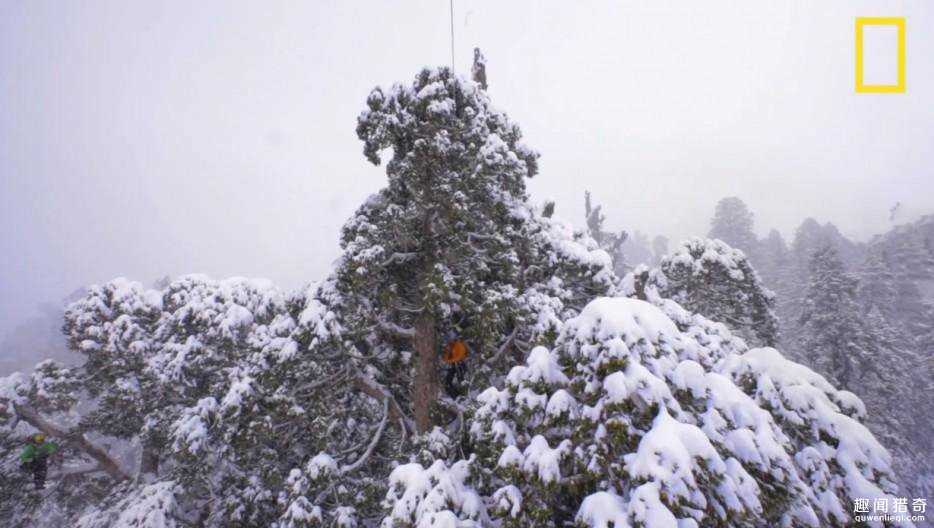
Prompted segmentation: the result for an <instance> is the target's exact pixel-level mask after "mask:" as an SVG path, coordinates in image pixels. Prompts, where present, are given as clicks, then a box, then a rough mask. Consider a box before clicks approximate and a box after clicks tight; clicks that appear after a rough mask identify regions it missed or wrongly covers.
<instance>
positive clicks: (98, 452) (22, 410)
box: [13, 403, 130, 481]
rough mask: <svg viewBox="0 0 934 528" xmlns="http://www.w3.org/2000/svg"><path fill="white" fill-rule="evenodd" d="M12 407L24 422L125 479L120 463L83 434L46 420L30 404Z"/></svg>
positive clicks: (120, 478)
mask: <svg viewBox="0 0 934 528" xmlns="http://www.w3.org/2000/svg"><path fill="white" fill-rule="evenodd" d="M13 409H14V410H15V411H16V414H18V415H19V417H20V418H22V419H23V420H24V421H25V422H26V423H28V424H29V425H31V426H33V427H35V428H36V429H38V430H40V431H42V432H43V433H45V434H46V435H47V436H51V437H55V438H60V439H61V440H62V441H63V442H66V443H68V444H69V445H71V446H72V447H74V448H75V449H78V450H79V451H82V452H83V453H85V454H86V455H88V456H89V457H91V458H93V459H94V460H96V461H97V463H98V464H100V467H101V469H102V470H104V471H105V472H106V473H107V474H108V475H110V476H111V478H113V479H114V480H117V481H120V480H127V479H129V478H130V477H129V475H127V474H126V473H125V472H124V471H123V469H122V468H120V465H119V464H117V462H116V461H115V460H114V459H112V458H111V457H110V455H109V454H108V453H107V452H106V451H104V450H103V449H101V448H100V447H97V446H96V445H94V444H92V443H91V441H90V440H88V439H87V438H85V437H84V435H83V434H74V433H71V432H70V431H66V430H64V429H62V428H60V427H59V426H57V425H55V424H54V423H52V422H50V421H49V420H46V419H45V418H43V417H42V415H41V414H39V411H37V410H36V409H34V408H33V407H32V406H30V405H26V404H18V403H14V404H13Z"/></svg>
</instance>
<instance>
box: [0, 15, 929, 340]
mask: <svg viewBox="0 0 934 528" xmlns="http://www.w3.org/2000/svg"><path fill="white" fill-rule="evenodd" d="M866 15H874V16H905V17H907V21H908V22H907V25H908V29H907V41H908V60H907V81H908V91H907V93H906V94H897V95H873V94H855V93H854V79H853V77H854V42H853V41H854V19H855V17H856V16H866ZM448 16H449V14H448V1H447V0H433V1H420V2H409V1H404V2H403V1H398V2H385V1H379V2H375V1H374V2H347V1H333V2H283V3H275V2H250V3H238V2H229V1H223V2H208V1H200V2H125V1H123V0H119V1H113V2H99V1H85V2H77V1H75V2H62V1H48V2H47V1H39V0H26V1H19V0H12V1H9V0H8V1H4V2H2V3H0V334H2V333H3V332H6V331H9V329H11V328H12V327H14V326H15V325H16V324H17V323H19V322H21V321H22V320H23V319H25V318H26V317H27V316H29V315H30V314H32V313H33V310H34V306H35V305H37V304H38V303H39V302H43V301H55V302H57V301H58V299H60V298H62V297H63V296H65V295H67V294H68V293H69V292H71V291H72V290H74V289H75V288H78V287H79V286H82V285H85V284H88V283H95V282H102V281H106V280H108V279H110V278H113V277H116V276H127V277H130V278H135V279H138V280H142V281H145V282H149V281H152V280H153V279H155V278H157V277H159V276H163V275H167V274H168V275H177V274H182V273H188V272H204V273H208V274H210V275H214V276H219V277H223V276H230V275H245V276H254V277H255V276H260V277H269V278H271V279H273V280H275V281H276V282H278V283H280V284H281V285H283V286H285V287H293V286H297V285H299V284H301V283H303V282H305V281H308V280H312V279H315V278H318V277H321V276H322V275H324V274H325V273H327V271H328V268H329V265H330V263H331V262H332V261H333V259H334V258H335V257H336V256H337V253H338V246H337V238H338V232H339V228H340V226H341V224H342V223H343V221H344V220H345V219H346V218H347V217H348V216H349V215H350V214H351V213H352V212H353V210H354V209H355V208H356V207H357V205H358V204H359V203H361V201H363V200H364V199H365V198H366V196H368V195H369V194H371V193H373V192H375V191H376V190H378V189H379V188H380V187H381V186H382V185H383V184H384V182H385V176H384V175H383V172H382V169H381V168H376V167H373V166H371V165H369V164H368V163H367V162H366V161H365V159H364V158H363V156H362V155H361V144H360V143H359V141H358V140H357V138H356V136H355V134H354V126H355V119H356V116H357V114H358V113H359V112H360V111H361V110H362V109H363V108H364V101H365V99H366V96H367V94H368V93H369V91H370V90H371V89H372V88H373V87H374V86H376V85H388V84H391V83H392V82H395V81H404V82H408V81H409V80H410V79H411V78H412V77H413V76H414V75H415V73H417V71H418V69H419V68H421V67H422V66H425V65H439V64H448V63H449V62H450V59H451V48H450V40H449V39H450V25H449V18H448ZM454 25H455V33H456V36H455V38H456V47H455V55H456V59H457V60H456V67H457V69H458V70H460V71H461V72H466V71H468V69H469V61H470V56H471V50H472V48H473V47H474V46H480V47H481V48H482V49H483V50H484V52H485V54H486V55H487V58H488V63H489V64H488V77H489V81H490V89H489V92H490V94H491V96H492V98H493V100H494V102H495V104H496V105H497V106H498V107H500V108H502V109H504V110H506V111H507V112H508V113H509V114H510V115H511V116H512V117H513V118H514V119H515V120H516V121H518V123H520V125H521V126H522V128H523V130H524V131H525V135H526V139H527V142H528V144H529V145H530V146H532V147H534V148H536V149H537V150H539V151H540V152H541V154H542V158H541V169H542V170H541V174H540V175H539V176H538V177H536V179H535V180H533V181H532V182H531V183H530V189H531V192H532V197H533V199H534V200H536V201H541V200H544V199H545V198H554V199H557V201H558V214H559V216H562V217H565V218H568V219H571V220H573V221H575V222H577V223H581V217H582V214H583V193H584V190H585V189H590V190H591V191H593V193H594V194H595V197H596V199H597V200H598V201H599V202H602V203H605V204H606V207H605V209H606V213H607V217H608V224H609V226H610V227H613V228H628V229H639V230H642V231H644V232H647V233H648V234H649V235H650V236H651V235H655V234H665V235H668V236H670V237H671V238H673V239H680V238H683V237H685V236H688V235H691V234H703V233H704V232H706V230H707V227H708V222H709V218H710V216H711V214H712V212H713V208H714V205H715V203H716V201H717V200H718V199H719V198H721V197H724V196H729V195H737V196H739V197H741V198H742V199H743V200H745V201H746V202H747V203H748V204H749V206H750V207H751V209H752V210H753V211H754V212H755V214H756V222H757V230H758V231H759V232H760V233H761V234H764V233H765V232H767V231H768V229H769V228H772V227H775V228H778V229H779V230H781V231H782V232H783V234H785V235H786V236H789V235H791V233H793V230H794V227H795V226H796V225H798V224H799V223H800V222H801V220H802V219H803V218H804V217H807V216H813V217H815V218H817V219H819V220H821V221H832V222H834V223H836V224H837V225H838V226H839V227H840V229H841V230H842V231H843V232H844V233H845V234H847V235H849V236H852V237H856V238H860V239H866V238H867V237H869V236H870V235H871V234H874V233H878V232H882V231H885V230H886V229H888V228H889V227H890V225H891V224H890V223H889V222H888V218H887V216H888V209H889V208H890V207H891V206H892V205H893V204H894V203H895V202H899V201H900V202H902V204H903V211H904V213H903V216H902V217H901V218H900V219H901V220H903V221H907V220H911V219H913V218H915V217H916V216H917V215H919V214H922V213H931V212H934V60H932V59H931V57H934V2H931V1H929V0H915V1H902V2H895V1H888V2H887V1H882V0H874V1H856V0H835V1H829V0H825V1H821V2H813V1H805V0H801V1H784V2H780V1H770V2H741V1H710V0H706V1H703V2H696V1H691V2H689V1H678V2H675V1H668V2H666V1H658V0H644V1H613V2H589V1H588V2H568V1H566V2H560V3H559V2H530V1H529V2H522V1H509V2H502V1H479V0H459V1H456V2H455V24H454ZM879 60H883V59H879ZM883 69H884V68H883ZM0 353H2V352H0Z"/></svg>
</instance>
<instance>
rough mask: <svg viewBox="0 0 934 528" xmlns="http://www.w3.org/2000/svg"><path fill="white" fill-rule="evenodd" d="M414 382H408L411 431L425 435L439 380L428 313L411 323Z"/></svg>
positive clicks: (432, 324)
mask: <svg viewBox="0 0 934 528" xmlns="http://www.w3.org/2000/svg"><path fill="white" fill-rule="evenodd" d="M414 345H415V347H414V348H415V358H416V359H415V379H414V380H413V382H412V410H413V414H414V415H415V429H416V431H418V432H419V433H426V432H428V431H429V430H430V429H431V427H432V425H434V424H433V423H432V419H431V410H432V408H433V407H434V404H435V402H436V401H437V400H438V392H439V390H440V386H441V383H440V380H439V376H438V352H437V335H436V333H435V320H434V317H433V316H431V315H430V314H428V313H425V314H422V315H419V317H418V320H417V321H416V322H415V339H414Z"/></svg>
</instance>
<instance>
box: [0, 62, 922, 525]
mask: <svg viewBox="0 0 934 528" xmlns="http://www.w3.org/2000/svg"><path fill="white" fill-rule="evenodd" d="M403 73H404V72H403ZM361 103H362V104H361V110H362V111H361V112H360V114H359V118H358V119H357V122H356V135H357V137H358V138H359V140H360V142H361V143H362V151H363V157H364V160H360V162H361V163H362V162H364V161H365V162H369V163H372V164H374V165H377V166H382V167H384V168H385V176H386V184H385V187H383V188H381V189H373V192H374V194H372V196H371V197H370V198H369V199H367V200H366V201H365V202H364V203H361V204H359V207H358V208H357V210H356V212H355V213H354V214H353V215H352V216H351V217H350V218H349V219H347V221H346V223H345V224H344V227H343V229H342V230H341V232H340V246H341V256H340V258H339V259H338V260H337V261H336V262H335V263H334V264H333V269H331V271H330V273H328V274H326V275H325V276H321V277H309V278H308V280H310V281H311V282H309V283H308V284H307V285H306V286H304V287H303V288H300V289H298V290H296V291H283V290H281V289H279V288H277V287H276V286H275V285H274V284H272V283H271V282H270V281H267V280H259V279H255V280H254V279H244V278H228V279H218V278H212V277H208V276H204V275H183V276H178V277H172V278H166V279H165V280H161V281H159V282H158V283H156V284H144V283H142V282H138V281H135V280H133V279H132V278H114V279H113V280H111V281H109V282H106V283H103V284H96V285H88V286H87V287H86V288H85V289H84V290H82V291H79V292H76V293H75V294H73V295H72V296H71V298H69V300H68V302H67V303H66V304H65V306H63V307H62V308H61V310H58V309H57V307H50V308H49V309H48V310H47V312H48V313H49V314H52V315H50V316H49V317H48V318H46V319H43V321H45V322H43V323H42V324H43V325H46V326H49V327H54V328H56V329H59V328H60V329H61V332H63V333H64V337H65V342H66V343H67V349H68V350H67V351H65V350H53V351H50V352H48V353H47V355H48V356H50V357H53V359H48V360H45V361H42V362H40V363H38V364H37V365H35V366H34V367H31V368H22V367H23V366H22V365H17V368H21V371H19V372H16V373H13V374H10V375H8V376H6V377H4V378H0V456H2V458H0V464H2V471H0V524H2V525H3V526H8V527H11V528H12V527H16V528H26V527H62V526H70V527H78V528H104V527H118V528H131V527H133V528H144V527H145V528H175V527H275V528H310V527H322V528H323V527H335V528H377V527H379V528H470V527H475V528H480V527H501V528H519V527H551V528H558V527H569V526H574V527H582V528H583V527H591V528H623V527H646V528H690V527H714V526H730V527H757V526H783V527H823V526H851V525H856V524H858V523H854V521H853V511H854V510H853V505H854V501H856V500H857V499H868V500H876V499H881V498H885V499H888V498H892V499H893V500H895V499H897V498H899V497H911V498H916V497H920V498H924V497H931V496H932V490H934V467H932V463H931V457H930V454H931V453H932V452H934V449H932V448H934V440H932V438H934V430H932V425H931V424H932V422H934V412H932V405H931V394H932V391H934V387H932V381H934V372H932V367H934V360H932V358H934V215H932V216H925V217H923V218H921V219H920V220H917V221H914V222H910V223H906V224H903V225H898V226H897V227H894V228H892V229H890V230H888V231H887V232H885V233H883V234H879V235H878V236H875V237H874V238H872V239H871V240H869V241H867V242H856V241H852V240H850V239H848V238H847V237H845V236H844V235H843V234H841V232H840V231H839V230H838V228H837V227H836V226H834V225H833V224H830V223H825V224H821V223H819V222H817V221H815V220H814V219H810V218H808V219H803V221H802V222H801V223H800V227H798V228H797V231H796V232H795V234H794V238H793V240H785V239H783V237H782V236H781V234H779V231H777V230H772V231H771V232H770V233H769V235H768V236H767V237H765V238H764V239H760V238H758V237H757V236H756V234H755V227H756V226H755V224H754V222H755V215H754V211H751V210H749V208H748V207H747V205H746V204H745V203H744V202H743V201H742V200H741V199H739V198H736V197H726V198H724V199H722V200H721V201H719V203H716V204H710V207H711V210H712V211H714V213H713V216H712V218H711V220H710V224H709V225H708V226H699V227H698V232H697V233H696V235H697V236H695V237H693V238H689V239H687V240H684V241H669V240H668V239H667V238H665V237H663V236H656V237H655V238H654V239H651V240H650V238H649V237H650V235H651V234H645V233H642V232H638V231H634V230H633V231H631V230H627V229H625V226H622V227H621V228H610V227H609V226H608V225H607V222H606V220H605V218H606V216H605V213H606V212H607V211H609V210H610V209H611V208H613V207H614V206H613V203H612V201H609V200H607V201H602V200H601V198H600V197H599V196H595V195H591V194H590V193H588V192H586V189H583V188H581V189H580V199H581V200H582V201H584V202H585V204H586V216H585V217H584V218H562V204H560V203H556V202H554V201H545V202H543V203H538V202H536V201H534V200H533V199H532V198H531V197H530V194H529V192H528V190H527V186H526V185H527V181H528V180H529V179H530V178H533V177H546V176H537V173H538V168H539V165H538V160H539V153H538V152H537V151H535V150H534V149H533V148H532V146H529V145H526V144H525V143H524V142H523V135H522V131H521V129H520V126H519V124H518V123H516V122H514V121H513V120H512V119H511V118H510V117H509V116H508V115H507V114H506V113H504V112H502V111H500V110H498V109H497V108H496V107H495V106H494V104H493V103H492V102H491V99H490V95H489V94H488V93H487V79H486V73H485V65H484V60H483V57H482V55H481V54H480V53H479V52H477V54H476V57H475V62H474V67H473V70H472V73H471V75H465V76H462V75H459V74H455V73H453V72H452V70H451V69H449V68H447V67H440V68H433V69H423V70H422V71H420V72H418V73H417V74H416V75H415V76H414V77H413V78H410V79H408V80H405V81H403V82H400V83H399V84H395V85H392V86H390V87H377V88H375V89H373V91H372V92H371V93H370V95H369V97H367V98H366V100H365V101H361ZM347 126H348V127H352V126H353V124H352V123H347ZM547 154H548V153H547V152H546V153H543V155H546V156H547ZM663 199H664V198H663V197H659V201H663ZM714 206H715V209H714ZM56 318H60V319H56ZM455 344H456V345H457V347H460V348H459V349H458V350H460V355H458V356H457V357H454V352H453V351H454V350H455V348H456V347H455ZM75 358H77V359H75ZM37 434H41V435H43V436H44V437H45V441H47V442H54V445H55V446H56V447H57V450H56V451H55V453H54V454H52V455H51V456H50V457H49V461H48V470H47V471H48V474H47V477H45V478H46V480H47V483H46V484H45V487H44V489H40V490H37V489H36V487H37V485H36V483H35V482H34V480H35V479H37V478H38V477H35V475H34V474H33V473H31V472H29V471H24V470H23V469H22V468H21V466H22V462H23V460H22V457H21V451H22V447H23V445H24V444H25V443H27V442H29V441H30V438H33V437H35V435H37ZM868 524H869V525H873V526H883V525H891V524H893V523H888V522H885V523H884V522H870V523H868ZM898 524H899V525H905V526H910V525H911V523H910V522H905V523H898Z"/></svg>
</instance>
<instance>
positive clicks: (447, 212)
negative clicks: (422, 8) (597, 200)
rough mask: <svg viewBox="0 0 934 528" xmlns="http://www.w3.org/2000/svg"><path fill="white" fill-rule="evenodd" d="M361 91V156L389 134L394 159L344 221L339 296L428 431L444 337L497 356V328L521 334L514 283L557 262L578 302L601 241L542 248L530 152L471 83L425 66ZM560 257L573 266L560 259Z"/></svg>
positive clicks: (593, 285) (485, 357) (598, 265)
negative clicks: (408, 77)
mask: <svg viewBox="0 0 934 528" xmlns="http://www.w3.org/2000/svg"><path fill="white" fill-rule="evenodd" d="M367 105H368V107H369V108H368V110H366V111H365V112H363V113H362V114H361V115H360V118H359V120H358V126H357V134H358V136H359V137H360V139H361V140H362V141H363V142H364V145H365V148H364V152H365V154H366V156H367V159H369V160H370V161H371V162H373V163H374V164H379V163H380V162H381V160H380V157H379V155H380V152H381V151H383V150H385V149H390V148H391V150H392V159H391V160H389V161H388V163H387V164H386V174H387V176H388V185H387V187H386V188H384V189H383V190H382V191H380V192H379V194H377V195H375V196H373V197H372V198H371V199H370V200H369V201H368V202H367V203H366V204H365V205H364V206H363V207H361V208H360V209H359V210H358V212H357V213H356V215H355V216H354V218H353V219H351V220H350V221H349V222H348V223H347V225H346V226H345V228H344V232H343V235H342V246H343V248H344V255H343V257H342V259H341V262H340V264H339V266H338V269H337V271H336V277H337V283H338V289H340V291H341V292H342V293H343V294H344V295H345V296H347V297H348V298H349V299H350V300H348V301H347V302H346V303H345V304H344V306H345V307H347V310H346V311H345V312H344V313H343V314H342V315H343V319H344V323H343V324H344V325H345V326H347V327H350V328H357V329H365V330H366V331H368V332H370V335H369V336H368V338H369V341H368V342H367V341H361V342H360V345H361V346H360V348H361V349H362V350H360V352H361V353H363V354H365V355H367V356H369V357H371V358H372V363H373V364H374V366H376V367H378V369H379V371H380V373H381V376H382V377H384V378H385V379H387V380H392V383H393V384H395V385H396V386H400V387H401V386H408V388H409V392H408V394H406V395H405V396H404V399H405V400H406V401H407V402H409V403H410V405H411V408H412V412H413V416H414V419H415V424H416V427H417V429H418V431H419V432H427V431H429V430H430V429H431V427H432V426H433V425H434V424H436V423H438V422H437V420H436V419H435V418H433V417H432V412H433V409H434V406H435V405H436V404H437V403H438V400H439V386H438V385H439V383H438V354H439V350H440V348H441V347H442V345H443V342H444V340H446V339H449V338H451V337H453V336H455V335H456V336H457V337H458V338H460V339H464V340H465V341H466V342H467V343H468V344H469V345H470V347H471V349H472V359H471V366H472V368H474V369H475V370H477V371H479V372H483V371H484V369H489V368H493V369H494V370H496V368H495V365H494V364H493V363H495V361H498V360H500V359H501V357H502V354H499V353H498V352H499V351H500V349H503V348H509V347H510V346H511V343H510V339H508V338H507V339H504V336H507V337H508V336H512V335H513V334H514V332H519V333H521V335H520V336H519V337H520V338H521V339H528V338H530V334H529V327H528V325H527V323H526V322H525V318H527V317H528V312H529V310H528V307H527V304H526V303H527V301H525V300H523V297H522V296H523V295H528V294H529V293H530V290H531V289H535V288H537V287H538V286H536V285H538V284H546V283H547V282H548V281H551V282H552V283H554V280H553V277H554V276H555V275H556V276H557V277H561V278H562V281H561V283H562V286H561V288H562V289H564V290H566V291H567V290H569V289H576V290H577V291H578V292H579V293H578V294H577V297H578V299H576V300H574V299H565V300H566V301H569V302H568V304H569V305H570V306H574V305H575V304H576V308H577V309H580V308H581V307H582V306H583V304H584V303H586V295H588V294H591V293H593V292H595V291H599V290H601V289H602V290H605V289H606V288H607V287H608V284H609V283H608V282H607V279H608V278H609V277H597V279H596V280H595V279H594V277H595V276H597V275H598V274H599V273H602V272H603V268H602V266H604V265H605V264H606V260H605V259H606V255H605V253H604V252H602V251H601V252H594V257H590V256H589V255H586V254H585V255H583V258H577V257H578V256H579V255H576V256H573V257H572V258H571V259H568V258H566V257H565V258H563V259H559V260H549V257H550V255H551V254H553V253H555V252H556V251H557V252H559V253H560V252H561V248H553V247H551V245H552V244H553V242H552V240H551V239H550V238H549V232H550V231H551V230H552V229H554V227H553V223H552V222H550V221H545V219H543V218H542V217H541V215H540V213H539V212H538V211H537V210H534V209H533V208H531V207H530V206H528V205H527V204H526V200H527V196H526V190H525V179H526V178H530V177H532V176H534V175H535V173H536V172H537V170H538V165H537V157H538V155H537V154H536V153H534V152H533V151H532V150H530V149H529V148H527V147H526V146H524V145H523V144H522V143H521V137H522V134H521V131H520V130H519V127H518V126H517V125H516V124H514V123H512V122H511V121H510V120H509V119H508V118H507V117H506V115H505V114H502V113H500V112H498V111H495V110H493V108H492V107H491V105H490V100H489V97H488V96H487V94H486V92H484V91H483V90H482V89H480V87H479V86H478V85H477V84H476V83H473V82H470V81H465V80H463V79H462V78H461V77H459V76H457V75H454V74H453V73H451V71H450V70H448V69H447V68H439V69H434V70H428V69H426V70H423V71H422V72H421V73H420V74H419V75H418V76H417V77H416V79H415V80H414V82H413V83H412V84H411V85H407V86H401V85H396V86H394V87H393V88H392V89H390V90H388V91H383V90H382V89H379V88H377V89H375V90H374V91H373V92H372V93H371V94H370V96H369V98H368V100H367ZM596 249H597V248H595V247H593V248H591V250H589V251H595V250H596ZM587 251H588V250H585V253H587ZM570 260H576V261H577V262H576V263H574V264H576V265H577V268H576V269H570V268H567V269H565V270H560V269H558V267H559V266H560V265H561V263H562V262H569V261H570ZM350 307H352V308H350ZM532 312H537V309H533V310H532ZM401 351H411V354H410V356H411V357H409V355H407V354H405V353H400V352H401ZM491 362H492V363H491Z"/></svg>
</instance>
